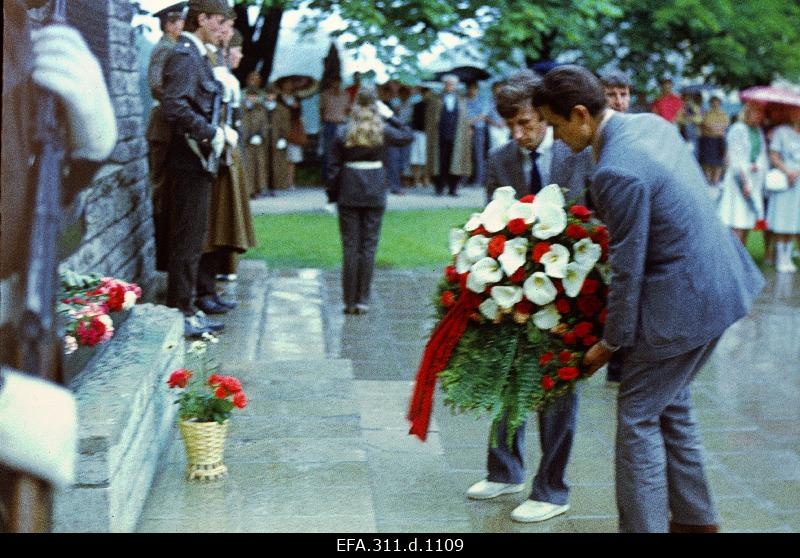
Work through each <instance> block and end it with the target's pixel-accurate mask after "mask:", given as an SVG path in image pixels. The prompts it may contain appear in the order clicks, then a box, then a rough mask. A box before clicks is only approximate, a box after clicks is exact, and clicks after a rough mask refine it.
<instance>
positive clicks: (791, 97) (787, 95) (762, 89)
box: [739, 85, 800, 126]
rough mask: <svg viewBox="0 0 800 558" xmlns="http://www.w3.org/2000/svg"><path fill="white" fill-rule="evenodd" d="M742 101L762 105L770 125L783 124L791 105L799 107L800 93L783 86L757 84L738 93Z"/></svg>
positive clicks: (788, 114)
mask: <svg viewBox="0 0 800 558" xmlns="http://www.w3.org/2000/svg"><path fill="white" fill-rule="evenodd" d="M739 98H740V99H741V100H742V101H751V102H756V103H761V104H763V105H764V114H765V115H766V117H767V120H768V121H769V124H770V125H773V126H774V125H776V124H784V123H786V122H789V119H790V118H791V110H792V108H793V107H800V93H799V92H797V91H793V90H791V89H787V88H783V87H775V86H771V85H759V86H756V87H751V88H749V89H745V90H744V91H742V92H741V93H739Z"/></svg>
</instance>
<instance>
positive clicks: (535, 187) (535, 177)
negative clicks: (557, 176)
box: [531, 151, 542, 194]
mask: <svg viewBox="0 0 800 558" xmlns="http://www.w3.org/2000/svg"><path fill="white" fill-rule="evenodd" d="M538 158H539V153H538V152H537V151H531V194H538V193H539V190H541V189H542V175H540V174H539V167H538V166H537V165H536V159H538Z"/></svg>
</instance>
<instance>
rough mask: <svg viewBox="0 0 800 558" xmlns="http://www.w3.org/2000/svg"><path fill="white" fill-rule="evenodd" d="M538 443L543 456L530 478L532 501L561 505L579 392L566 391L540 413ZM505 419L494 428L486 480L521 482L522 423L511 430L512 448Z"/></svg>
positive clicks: (565, 498)
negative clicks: (494, 442) (495, 443)
mask: <svg viewBox="0 0 800 558" xmlns="http://www.w3.org/2000/svg"><path fill="white" fill-rule="evenodd" d="M538 418H539V445H540V447H541V450H542V458H541V459H540V460H539V469H538V470H537V471H536V476H535V477H533V486H532V487H531V495H530V497H529V498H530V499H531V500H536V501H539V502H550V503H551V504H558V505H560V506H563V505H564V504H566V503H567V502H568V501H569V485H568V484H567V480H566V470H567V463H569V455H570V452H571V450H572V440H573V439H574V438H575V428H576V425H577V419H578V393H577V392H573V393H568V394H566V395H564V396H563V397H561V398H560V399H559V400H558V401H556V402H555V403H553V406H552V407H550V408H549V409H547V410H545V411H543V412H540V413H539V417H538ZM506 433H507V430H506V422H505V420H502V419H501V422H500V424H499V426H498V429H497V446H496V447H491V444H489V457H488V459H487V464H486V465H487V469H488V473H489V474H488V475H487V477H486V478H487V480H489V481H491V482H505V483H512V484H521V483H523V482H525V461H524V457H523V456H524V453H525V424H523V425H522V426H520V427H519V428H518V429H517V431H516V432H515V433H514V439H513V441H512V444H511V447H509V446H508V444H507V443H506Z"/></svg>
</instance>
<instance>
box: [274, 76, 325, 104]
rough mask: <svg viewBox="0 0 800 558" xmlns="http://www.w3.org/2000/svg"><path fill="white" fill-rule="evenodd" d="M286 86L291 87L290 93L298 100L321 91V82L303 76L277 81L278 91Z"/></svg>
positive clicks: (286, 77) (288, 77) (283, 78)
mask: <svg viewBox="0 0 800 558" xmlns="http://www.w3.org/2000/svg"><path fill="white" fill-rule="evenodd" d="M285 84H288V85H289V91H290V92H291V93H292V94H293V95H294V96H295V97H297V98H298V99H305V98H306V97H310V96H311V95H313V94H314V93H316V92H317V91H319V81H317V80H316V79H315V78H313V77H311V76H306V75H302V74H292V75H288V76H281V77H279V78H278V79H276V80H275V86H276V87H277V88H278V89H283V87H284V85H285Z"/></svg>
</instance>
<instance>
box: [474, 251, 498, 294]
mask: <svg viewBox="0 0 800 558" xmlns="http://www.w3.org/2000/svg"><path fill="white" fill-rule="evenodd" d="M502 278H503V271H502V270H501V269H500V264H499V263H498V262H497V260H495V259H494V258H488V257H487V258H482V259H480V260H478V261H477V262H475V263H474V264H472V267H471V268H470V269H469V275H467V288H468V289H469V290H471V291H472V292H474V293H482V292H483V291H485V290H486V285H488V284H489V283H497V282H498V281H499V280H500V279H502Z"/></svg>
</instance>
